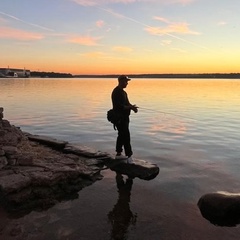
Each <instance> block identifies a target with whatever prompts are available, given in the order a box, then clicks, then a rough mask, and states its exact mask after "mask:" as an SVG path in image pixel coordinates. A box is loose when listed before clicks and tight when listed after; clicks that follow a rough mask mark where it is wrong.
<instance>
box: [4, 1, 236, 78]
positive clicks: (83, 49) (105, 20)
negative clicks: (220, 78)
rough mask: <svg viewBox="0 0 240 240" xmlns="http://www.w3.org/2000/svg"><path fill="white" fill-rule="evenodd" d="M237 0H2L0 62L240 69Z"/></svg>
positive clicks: (108, 69)
mask: <svg viewBox="0 0 240 240" xmlns="http://www.w3.org/2000/svg"><path fill="white" fill-rule="evenodd" d="M239 9H240V1H239V0H211V1H209V0H21V1H19V0H1V1H0V53H1V58H0V67H12V68H26V69H30V70H31V71H54V72H67V73H72V74H121V73H125V74H140V73H216V72H218V73H225V72H226V73H235V72H240V70H239V63H240V48H239V46H238V45H239V42H240V31H239V28H240V16H239V13H238V11H239Z"/></svg>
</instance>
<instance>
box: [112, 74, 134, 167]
mask: <svg viewBox="0 0 240 240" xmlns="http://www.w3.org/2000/svg"><path fill="white" fill-rule="evenodd" d="M130 80H131V79H129V78H128V77H126V76H125V75H120V76H119V77H118V86H117V87H115V88H114V89H113V91H112V104H113V110H114V111H115V112H116V113H117V114H118V115H120V117H121V120H120V121H119V122H118V123H117V124H116V127H117V130H118V137H117V141H116V152H117V154H116V159H127V162H128V163H132V154H133V152H132V147H131V139H130V131H129V115H130V113H131V110H132V111H134V112H135V113H137V112H138V107H137V106H136V105H132V104H131V103H130V102H129V100H128V95H127V93H126V92H125V91H124V90H123V89H124V88H126V87H127V85H128V81H130ZM123 147H124V151H125V155H126V157H125V156H123V155H122V151H123Z"/></svg>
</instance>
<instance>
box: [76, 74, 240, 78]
mask: <svg viewBox="0 0 240 240" xmlns="http://www.w3.org/2000/svg"><path fill="white" fill-rule="evenodd" d="M73 77H74V78H76V77H78V78H117V77H118V75H116V74H114V75H109V74H108V75H88V74H86V75H84V74H80V75H74V76H73ZM128 77H129V78H216V79H219V78H229V79H240V73H193V74H129V75H128Z"/></svg>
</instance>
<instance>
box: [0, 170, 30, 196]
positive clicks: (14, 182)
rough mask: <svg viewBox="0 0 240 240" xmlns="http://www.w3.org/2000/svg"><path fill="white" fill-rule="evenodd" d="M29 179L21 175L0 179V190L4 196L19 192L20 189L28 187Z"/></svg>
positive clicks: (13, 174)
mask: <svg viewBox="0 0 240 240" xmlns="http://www.w3.org/2000/svg"><path fill="white" fill-rule="evenodd" d="M30 184H31V179H30V177H28V176H24V175H23V174H20V173H19V174H15V173H14V172H12V174H9V175H5V176H1V177H0V189H1V191H2V193H4V195H6V194H9V193H12V192H16V191H20V190H21V189H23V188H25V187H28V186H30Z"/></svg>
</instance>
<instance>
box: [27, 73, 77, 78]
mask: <svg viewBox="0 0 240 240" xmlns="http://www.w3.org/2000/svg"><path fill="white" fill-rule="evenodd" d="M31 77H42V78H48V77H49V78H72V77H73V75H72V74H70V73H55V72H31Z"/></svg>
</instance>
